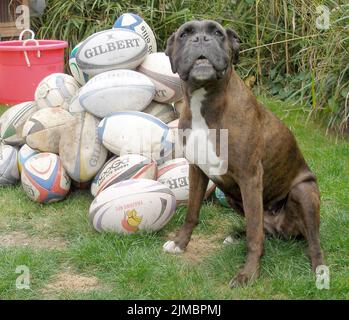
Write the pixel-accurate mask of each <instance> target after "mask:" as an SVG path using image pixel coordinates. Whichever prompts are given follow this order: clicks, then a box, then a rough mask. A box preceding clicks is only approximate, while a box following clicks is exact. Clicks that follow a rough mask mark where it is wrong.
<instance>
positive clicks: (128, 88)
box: [79, 70, 155, 118]
mask: <svg viewBox="0 0 349 320" xmlns="http://www.w3.org/2000/svg"><path fill="white" fill-rule="evenodd" d="M154 94H155V87H154V84H153V83H152V82H151V81H150V80H149V78H148V77H146V76H145V75H144V74H141V73H139V72H136V71H132V70H113V71H108V72H104V73H102V74H99V75H98V76H95V77H94V78H92V79H91V80H90V81H89V82H87V84H86V85H85V86H84V87H83V88H82V89H81V91H80V93H79V102H80V105H81V106H82V107H83V108H84V109H85V110H86V111H88V112H90V113H92V114H94V115H95V116H96V117H99V118H104V117H105V116H107V115H109V114H111V113H113V112H117V111H131V110H132V111H142V110H143V109H144V108H145V107H147V106H148V105H149V104H150V102H151V100H152V99H153V97H154Z"/></svg>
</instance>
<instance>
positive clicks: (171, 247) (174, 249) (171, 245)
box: [162, 240, 184, 254]
mask: <svg viewBox="0 0 349 320" xmlns="http://www.w3.org/2000/svg"><path fill="white" fill-rule="evenodd" d="M162 248H163V249H164V251H165V252H168V253H174V254H178V253H183V252H184V250H182V249H181V248H180V247H178V246H177V245H176V243H175V242H174V241H172V240H169V241H167V242H166V243H165V244H164V245H163V247H162Z"/></svg>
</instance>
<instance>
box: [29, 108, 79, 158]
mask: <svg viewBox="0 0 349 320" xmlns="http://www.w3.org/2000/svg"><path fill="white" fill-rule="evenodd" d="M74 121H75V118H74V117H73V116H72V115H71V114H70V113H69V112H68V111H66V110H64V109H62V108H46V109H40V110H38V111H37V112H35V113H34V114H33V115H32V116H31V117H30V118H29V119H28V120H27V122H26V123H25V125H24V127H23V133H22V135H23V137H25V141H26V143H27V144H28V145H29V147H31V148H33V149H36V150H39V151H41V152H52V153H58V148H59V140H60V138H61V133H62V132H63V131H64V130H65V129H66V127H67V126H69V125H71V123H72V122H74Z"/></svg>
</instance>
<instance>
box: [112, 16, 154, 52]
mask: <svg viewBox="0 0 349 320" xmlns="http://www.w3.org/2000/svg"><path fill="white" fill-rule="evenodd" d="M113 28H124V29H129V30H133V31H135V32H137V33H138V34H140V35H141V36H142V37H143V39H144V41H145V42H146V44H147V46H148V53H153V52H156V50H157V46H156V38H155V35H154V32H153V31H152V29H151V28H150V27H149V25H148V24H147V23H146V22H145V21H144V20H143V19H142V18H141V17H140V16H138V15H136V14H134V13H124V14H123V15H122V16H120V17H119V18H118V19H117V20H116V21H115V23H114V26H113Z"/></svg>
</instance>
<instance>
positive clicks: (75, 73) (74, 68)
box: [69, 42, 91, 86]
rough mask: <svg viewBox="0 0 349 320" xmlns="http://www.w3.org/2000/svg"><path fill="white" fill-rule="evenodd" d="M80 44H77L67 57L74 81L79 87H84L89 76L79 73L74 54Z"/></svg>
mask: <svg viewBox="0 0 349 320" xmlns="http://www.w3.org/2000/svg"><path fill="white" fill-rule="evenodd" d="M80 45H81V42H80V43H78V44H77V45H76V46H75V47H74V49H73V50H72V52H71V53H70V56H69V69H70V72H71V74H72V76H73V77H74V79H75V80H76V81H77V82H79V84H80V85H82V86H83V85H85V84H86V82H87V81H88V80H90V78H91V76H89V75H88V74H87V73H86V72H83V71H81V69H80V67H79V66H78V64H77V63H76V53H77V52H78V50H79V47H80Z"/></svg>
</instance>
